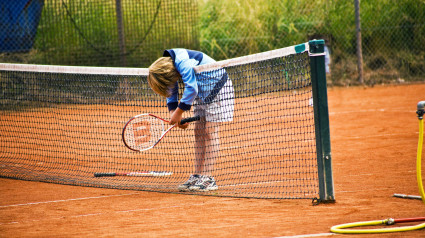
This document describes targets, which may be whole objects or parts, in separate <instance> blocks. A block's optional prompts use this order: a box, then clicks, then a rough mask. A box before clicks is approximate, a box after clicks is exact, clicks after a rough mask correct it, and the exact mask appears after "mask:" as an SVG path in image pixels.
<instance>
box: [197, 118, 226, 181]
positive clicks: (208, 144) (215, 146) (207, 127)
mask: <svg viewBox="0 0 425 238" xmlns="http://www.w3.org/2000/svg"><path fill="white" fill-rule="evenodd" d="M218 125H219V124H218V123H216V122H207V121H205V117H203V118H202V119H201V120H200V121H198V122H196V124H195V173H196V174H202V175H207V176H212V172H213V170H214V165H215V160H216V158H217V156H218V153H219V149H220V142H219V137H218V130H219V126H218Z"/></svg>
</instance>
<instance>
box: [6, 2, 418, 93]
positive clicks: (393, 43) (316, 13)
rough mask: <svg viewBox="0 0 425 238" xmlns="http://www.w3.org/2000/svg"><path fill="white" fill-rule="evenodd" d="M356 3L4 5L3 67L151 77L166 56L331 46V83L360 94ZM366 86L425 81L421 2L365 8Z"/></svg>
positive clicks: (365, 4) (218, 57) (372, 4)
mask: <svg viewBox="0 0 425 238" xmlns="http://www.w3.org/2000/svg"><path fill="white" fill-rule="evenodd" d="M354 9H355V8H354V1H353V0H338V1H335V0H321V1H318V0H316V1H307V0H296V1H293V0H256V1H253V0H243V1H242V0H232V1H228V0H91V1H84V0H44V1H43V0H15V1H9V0H0V28H1V29H5V30H2V31H1V32H0V62H19V63H36V64H55V65H58V64H59V65H90V66H123V67H147V66H149V65H150V63H151V62H153V61H154V60H155V59H156V58H157V57H159V56H161V52H162V50H163V49H166V48H174V47H182V48H190V49H195V50H202V51H204V52H205V53H207V54H209V55H210V56H212V57H213V58H215V59H216V60H221V59H227V58H233V57H238V56H243V55H247V54H252V53H258V52H263V51H268V50H272V49H277V48H282V47H286V46H290V45H294V44H298V43H302V42H305V41H308V40H310V39H314V38H316V39H318V38H322V39H325V40H326V43H327V47H328V49H329V52H330V59H331V60H330V73H329V75H328V83H329V84H332V85H353V84H358V82H359V81H358V78H359V75H358V70H357V55H356V42H357V39H356V33H357V29H356V18H355V11H354ZM360 24H361V34H362V49H363V65H362V66H363V69H364V83H366V84H370V85H374V84H379V83H394V82H406V81H422V82H423V81H424V78H425V48H424V47H423V46H424V45H425V2H424V1H423V0H403V1H398V2H397V4H395V3H394V2H393V1H389V0H363V1H361V2H360Z"/></svg>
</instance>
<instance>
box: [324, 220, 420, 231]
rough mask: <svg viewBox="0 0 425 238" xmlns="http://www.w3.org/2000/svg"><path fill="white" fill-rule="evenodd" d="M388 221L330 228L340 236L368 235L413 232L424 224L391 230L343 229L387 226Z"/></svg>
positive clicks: (355, 223) (364, 222)
mask: <svg viewBox="0 0 425 238" xmlns="http://www.w3.org/2000/svg"><path fill="white" fill-rule="evenodd" d="M388 221H389V219H386V220H375V221H362V222H353V223H347V224H342V225H337V226H333V227H332V228H331V231H332V232H334V233H341V234H370V233H389V232H401V231H413V230H418V229H422V228H425V223H422V224H418V225H414V226H403V227H393V228H380V229H344V228H352V227H359V226H376V225H386V224H388Z"/></svg>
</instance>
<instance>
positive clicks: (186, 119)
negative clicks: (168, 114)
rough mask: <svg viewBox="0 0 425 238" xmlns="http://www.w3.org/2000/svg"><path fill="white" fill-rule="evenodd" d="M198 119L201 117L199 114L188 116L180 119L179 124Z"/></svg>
mask: <svg viewBox="0 0 425 238" xmlns="http://www.w3.org/2000/svg"><path fill="white" fill-rule="evenodd" d="M199 120H201V117H200V116H196V117H188V118H185V119H183V120H181V121H180V124H185V123H188V122H192V121H199Z"/></svg>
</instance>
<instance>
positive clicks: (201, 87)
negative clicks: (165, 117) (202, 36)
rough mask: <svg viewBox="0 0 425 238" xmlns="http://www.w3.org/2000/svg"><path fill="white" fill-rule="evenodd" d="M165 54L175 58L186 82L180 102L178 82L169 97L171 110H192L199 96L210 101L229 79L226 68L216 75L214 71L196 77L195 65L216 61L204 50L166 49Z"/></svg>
mask: <svg viewBox="0 0 425 238" xmlns="http://www.w3.org/2000/svg"><path fill="white" fill-rule="evenodd" d="M164 56H166V57H167V56H169V57H171V58H172V59H173V62H174V66H175V67H176V69H177V71H178V72H179V73H180V75H181V76H182V81H183V83H184V92H183V95H182V98H181V99H180V103H179V98H178V89H179V86H178V83H176V85H175V87H174V88H173V90H172V92H171V96H170V97H168V98H167V105H168V109H169V110H170V111H171V110H175V109H176V108H177V107H179V108H180V109H182V110H184V111H187V110H190V108H191V106H192V104H193V102H194V101H195V98H196V97H197V96H199V97H200V99H201V100H202V101H203V102H206V103H208V102H209V101H212V99H213V98H214V97H215V96H216V95H217V93H218V91H219V90H220V89H221V87H223V85H224V84H225V83H226V81H227V74H226V73H225V71H224V70H219V71H220V72H218V74H217V73H215V76H213V75H212V73H208V74H205V75H202V76H198V78H197V77H196V74H195V70H194V69H193V68H194V67H195V66H198V65H204V64H209V63H213V62H215V60H214V59H212V58H211V57H209V56H208V55H206V54H204V53H202V52H199V51H194V50H187V49H171V50H165V51H164Z"/></svg>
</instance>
